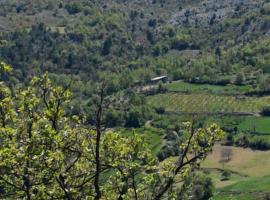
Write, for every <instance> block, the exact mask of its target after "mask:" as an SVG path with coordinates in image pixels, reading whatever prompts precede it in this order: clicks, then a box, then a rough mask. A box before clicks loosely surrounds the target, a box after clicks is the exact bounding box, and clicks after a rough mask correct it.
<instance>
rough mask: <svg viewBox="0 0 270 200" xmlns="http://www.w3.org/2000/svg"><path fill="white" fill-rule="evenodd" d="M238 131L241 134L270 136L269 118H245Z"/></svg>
mask: <svg viewBox="0 0 270 200" xmlns="http://www.w3.org/2000/svg"><path fill="white" fill-rule="evenodd" d="M238 129H239V130H240V131H243V132H246V131H248V132H256V133H262V134H270V117H246V118H245V119H244V120H243V121H242V122H241V123H240V124H239V125H238Z"/></svg>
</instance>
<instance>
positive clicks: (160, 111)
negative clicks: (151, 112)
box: [155, 107, 165, 114]
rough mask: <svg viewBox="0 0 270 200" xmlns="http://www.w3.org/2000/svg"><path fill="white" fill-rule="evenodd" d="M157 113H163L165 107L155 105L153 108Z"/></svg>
mask: <svg viewBox="0 0 270 200" xmlns="http://www.w3.org/2000/svg"><path fill="white" fill-rule="evenodd" d="M155 110H156V113H157V114H164V113H165V108H164V107H157V108H155Z"/></svg>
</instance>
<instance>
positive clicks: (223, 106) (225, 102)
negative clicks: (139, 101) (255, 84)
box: [148, 93, 270, 113]
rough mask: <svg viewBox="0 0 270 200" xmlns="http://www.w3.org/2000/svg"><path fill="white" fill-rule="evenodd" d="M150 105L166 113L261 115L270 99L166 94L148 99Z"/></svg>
mask: <svg viewBox="0 0 270 200" xmlns="http://www.w3.org/2000/svg"><path fill="white" fill-rule="evenodd" d="M148 103H149V104H150V105H154V106H157V107H161V106H162V107H164V108H165V110H166V111H171V112H184V113H235V112H238V113H239V112H243V113H259V112H260V111H261V110H262V108H263V107H265V106H267V105H269V103H270V97H260V98H259V97H245V98H236V97H234V96H225V95H213V94H180V93H165V94H158V95H154V96H150V97H148Z"/></svg>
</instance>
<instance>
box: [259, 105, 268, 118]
mask: <svg viewBox="0 0 270 200" xmlns="http://www.w3.org/2000/svg"><path fill="white" fill-rule="evenodd" d="M261 115H263V116H270V107H269V106H267V107H264V108H263V109H262V111H261Z"/></svg>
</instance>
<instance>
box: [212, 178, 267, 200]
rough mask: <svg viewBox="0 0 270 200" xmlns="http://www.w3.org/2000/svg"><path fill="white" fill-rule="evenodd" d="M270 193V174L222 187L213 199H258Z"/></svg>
mask: <svg viewBox="0 0 270 200" xmlns="http://www.w3.org/2000/svg"><path fill="white" fill-rule="evenodd" d="M266 193H270V176H265V177H260V178H248V179H247V180H244V181H239V182H237V183H235V184H232V185H229V186H225V187H224V188H222V189H220V190H219V191H218V192H217V193H216V195H215V196H214V198H213V200H223V199H224V200H225V199H226V200H227V199H232V200H257V199H263V196H264V194H266Z"/></svg>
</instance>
